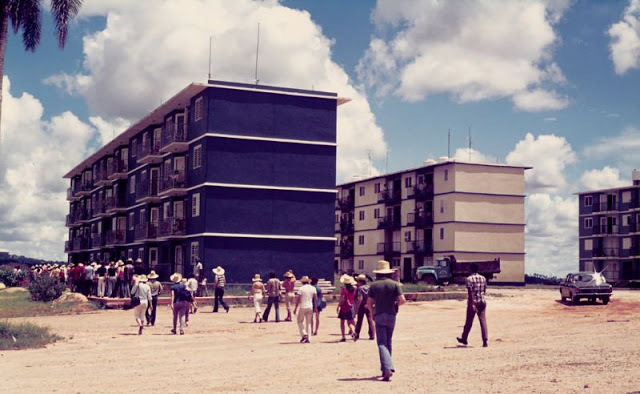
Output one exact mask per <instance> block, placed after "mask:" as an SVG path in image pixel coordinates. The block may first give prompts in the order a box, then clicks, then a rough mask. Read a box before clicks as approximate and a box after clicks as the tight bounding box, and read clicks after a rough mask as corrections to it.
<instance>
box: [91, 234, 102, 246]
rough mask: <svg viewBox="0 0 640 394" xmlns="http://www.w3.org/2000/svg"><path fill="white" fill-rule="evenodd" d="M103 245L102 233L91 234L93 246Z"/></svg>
mask: <svg viewBox="0 0 640 394" xmlns="http://www.w3.org/2000/svg"><path fill="white" fill-rule="evenodd" d="M103 245H104V244H103V243H102V233H95V234H91V247H92V248H99V247H101V246H103Z"/></svg>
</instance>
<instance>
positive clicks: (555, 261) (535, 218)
mask: <svg viewBox="0 0 640 394" xmlns="http://www.w3.org/2000/svg"><path fill="white" fill-rule="evenodd" d="M526 216H527V227H526V233H525V237H526V246H525V251H526V253H527V255H526V265H525V269H526V272H527V273H538V274H543V275H556V276H562V275H563V274H565V273H567V272H569V271H576V270H577V269H578V200H577V198H576V197H575V196H571V197H567V198H563V197H561V196H557V195H555V196H554V195H550V194H546V193H536V194H532V195H529V196H528V197H527V202H526Z"/></svg>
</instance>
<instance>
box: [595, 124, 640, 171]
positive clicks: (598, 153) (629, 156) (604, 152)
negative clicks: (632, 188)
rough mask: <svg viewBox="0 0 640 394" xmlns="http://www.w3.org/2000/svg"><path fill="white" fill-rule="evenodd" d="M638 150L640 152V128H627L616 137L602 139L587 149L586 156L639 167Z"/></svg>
mask: <svg viewBox="0 0 640 394" xmlns="http://www.w3.org/2000/svg"><path fill="white" fill-rule="evenodd" d="M638 150H640V128H637V127H627V128H626V129H624V130H623V131H622V132H621V133H620V134H618V135H616V136H612V137H602V138H600V139H598V140H597V141H595V142H594V143H593V144H591V145H588V146H587V147H585V148H584V156H585V157H587V158H589V159H609V160H614V161H616V162H619V163H623V162H626V163H630V164H631V163H633V164H635V165H636V166H637V162H638Z"/></svg>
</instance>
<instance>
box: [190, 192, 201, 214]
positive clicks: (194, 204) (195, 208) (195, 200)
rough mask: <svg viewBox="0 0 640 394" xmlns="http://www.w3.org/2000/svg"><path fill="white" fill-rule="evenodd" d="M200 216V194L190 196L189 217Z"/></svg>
mask: <svg viewBox="0 0 640 394" xmlns="http://www.w3.org/2000/svg"><path fill="white" fill-rule="evenodd" d="M196 216H200V193H194V194H193V195H192V196H191V217H194V218H195V217H196Z"/></svg>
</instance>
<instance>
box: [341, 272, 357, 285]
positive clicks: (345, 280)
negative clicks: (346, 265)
mask: <svg viewBox="0 0 640 394" xmlns="http://www.w3.org/2000/svg"><path fill="white" fill-rule="evenodd" d="M340 283H342V284H344V285H355V284H356V280H355V279H353V277H352V276H350V275H347V274H344V275H342V277H340Z"/></svg>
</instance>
